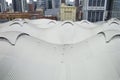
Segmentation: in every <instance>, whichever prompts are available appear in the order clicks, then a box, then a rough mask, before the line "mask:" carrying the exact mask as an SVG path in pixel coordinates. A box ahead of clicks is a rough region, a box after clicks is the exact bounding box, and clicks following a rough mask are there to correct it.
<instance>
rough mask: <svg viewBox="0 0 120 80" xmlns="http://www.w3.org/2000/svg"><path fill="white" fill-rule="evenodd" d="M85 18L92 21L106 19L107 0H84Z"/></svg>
mask: <svg viewBox="0 0 120 80" xmlns="http://www.w3.org/2000/svg"><path fill="white" fill-rule="evenodd" d="M82 1H83V19H87V20H89V21H91V22H96V21H104V20H105V19H106V6H107V0H82Z"/></svg>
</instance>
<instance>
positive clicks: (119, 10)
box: [109, 0, 120, 19]
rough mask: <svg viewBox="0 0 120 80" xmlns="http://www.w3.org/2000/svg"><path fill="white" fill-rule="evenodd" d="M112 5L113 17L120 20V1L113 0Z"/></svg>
mask: <svg viewBox="0 0 120 80" xmlns="http://www.w3.org/2000/svg"><path fill="white" fill-rule="evenodd" d="M111 4H112V9H111V10H112V11H111V17H112V18H118V19H120V0H111ZM109 7H110V6H109Z"/></svg>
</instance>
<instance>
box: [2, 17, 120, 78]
mask: <svg viewBox="0 0 120 80" xmlns="http://www.w3.org/2000/svg"><path fill="white" fill-rule="evenodd" d="M119 36H120V21H119V20H117V19H111V20H109V21H103V22H97V23H91V22H89V21H87V20H82V21H77V22H72V21H55V20H49V19H37V20H29V19H15V20H13V21H9V22H6V23H3V24H0V80H119V78H120V76H119V73H120V55H119V54H120V45H119V44H120V40H119V39H120V37H119Z"/></svg>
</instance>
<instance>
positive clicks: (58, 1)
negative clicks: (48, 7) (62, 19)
mask: <svg viewBox="0 0 120 80" xmlns="http://www.w3.org/2000/svg"><path fill="white" fill-rule="evenodd" d="M60 4H61V2H60V0H53V5H54V8H60Z"/></svg>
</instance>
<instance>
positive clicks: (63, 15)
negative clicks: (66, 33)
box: [60, 3, 76, 21]
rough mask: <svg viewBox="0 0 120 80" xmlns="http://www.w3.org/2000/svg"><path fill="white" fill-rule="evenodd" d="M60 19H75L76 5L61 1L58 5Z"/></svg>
mask: <svg viewBox="0 0 120 80" xmlns="http://www.w3.org/2000/svg"><path fill="white" fill-rule="evenodd" d="M60 20H61V21H64V20H71V21H76V7H75V6H67V5H65V4H64V3H62V4H61V7H60Z"/></svg>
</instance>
